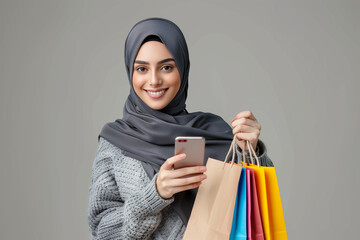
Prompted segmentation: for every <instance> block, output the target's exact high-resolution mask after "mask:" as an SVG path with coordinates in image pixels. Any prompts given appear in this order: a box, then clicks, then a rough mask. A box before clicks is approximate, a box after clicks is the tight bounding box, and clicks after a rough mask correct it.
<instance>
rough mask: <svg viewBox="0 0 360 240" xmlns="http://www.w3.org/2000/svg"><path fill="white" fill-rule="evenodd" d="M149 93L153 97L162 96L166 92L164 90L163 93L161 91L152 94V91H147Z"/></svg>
mask: <svg viewBox="0 0 360 240" xmlns="http://www.w3.org/2000/svg"><path fill="white" fill-rule="evenodd" d="M147 92H148V93H150V94H151V95H155V96H156V95H161V94H163V93H164V92H165V89H164V90H162V91H159V92H150V91H147Z"/></svg>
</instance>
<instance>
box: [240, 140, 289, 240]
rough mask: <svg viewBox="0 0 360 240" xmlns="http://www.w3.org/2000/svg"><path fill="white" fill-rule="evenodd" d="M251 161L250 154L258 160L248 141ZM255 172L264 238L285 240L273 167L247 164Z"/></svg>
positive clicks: (282, 215)
mask: <svg viewBox="0 0 360 240" xmlns="http://www.w3.org/2000/svg"><path fill="white" fill-rule="evenodd" d="M248 148H249V153H250V158H251V161H253V158H252V156H254V157H255V159H256V160H257V162H259V160H258V158H257V156H256V153H255V151H254V149H253V147H252V146H251V144H249V143H248ZM247 167H249V168H252V169H253V170H254V173H255V182H256V188H257V194H258V197H259V199H258V200H259V206H260V212H261V219H262V225H263V230H264V234H265V239H266V240H287V239H288V238H287V232H286V226H285V219H284V213H283V208H282V204H281V197H280V191H279V185H278V182H277V178H276V172H275V168H274V167H263V166H259V165H255V164H253V163H252V164H248V165H247Z"/></svg>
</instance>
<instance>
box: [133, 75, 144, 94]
mask: <svg viewBox="0 0 360 240" xmlns="http://www.w3.org/2000/svg"><path fill="white" fill-rule="evenodd" d="M144 83H145V80H144V78H143V77H141V76H138V75H137V74H134V75H133V81H132V84H133V88H134V89H135V90H138V89H140V88H141V87H142V86H143V85H144Z"/></svg>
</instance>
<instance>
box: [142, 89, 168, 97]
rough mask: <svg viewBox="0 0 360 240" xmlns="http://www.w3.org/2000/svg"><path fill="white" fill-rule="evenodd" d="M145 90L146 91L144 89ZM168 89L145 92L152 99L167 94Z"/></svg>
mask: <svg viewBox="0 0 360 240" xmlns="http://www.w3.org/2000/svg"><path fill="white" fill-rule="evenodd" d="M144 90H145V89H144ZM167 90H168V88H163V89H159V90H145V91H146V92H147V94H148V95H149V96H150V97H152V98H159V97H161V96H163V95H164V94H165V92H166V91H167Z"/></svg>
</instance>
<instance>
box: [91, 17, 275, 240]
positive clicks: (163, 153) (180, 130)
mask: <svg viewBox="0 0 360 240" xmlns="http://www.w3.org/2000/svg"><path fill="white" fill-rule="evenodd" d="M125 65H126V71H127V74H128V80H129V83H130V94H129V96H128V98H127V100H126V102H125V106H124V110H123V118H122V119H117V120H116V121H115V122H109V123H107V124H105V125H104V127H103V129H102V130H101V133H100V134H99V136H98V144H99V145H98V151H97V154H96V157H95V160H94V164H93V169H92V173H93V176H92V182H91V186H90V197H89V207H88V222H89V226H90V230H91V234H92V236H93V239H182V237H183V235H184V232H185V228H186V225H187V222H188V220H189V217H190V214H191V210H192V206H193V204H194V200H195V196H196V192H197V191H196V188H197V187H198V186H199V185H200V184H201V182H202V181H203V180H204V179H206V174H204V173H205V172H206V167H205V166H191V167H183V168H178V169H175V170H173V165H174V164H175V163H176V162H178V161H181V160H183V159H185V158H186V156H185V155H182V154H176V155H174V152H175V149H174V143H175V138H176V137H178V136H202V137H203V138H205V139H206V144H205V158H204V159H208V157H212V158H215V159H223V158H224V156H225V155H226V152H227V151H228V149H229V146H230V144H231V142H232V140H233V137H234V134H237V135H239V134H244V135H241V137H240V136H239V137H238V141H240V142H239V145H238V146H240V145H241V144H240V143H241V141H242V142H245V140H251V142H252V144H254V149H255V148H256V145H257V148H256V149H257V154H258V156H259V157H258V158H259V160H260V162H261V164H262V165H266V166H271V165H272V162H271V160H270V159H269V158H268V157H267V155H266V148H265V145H264V144H263V143H262V142H261V141H260V140H258V138H257V137H258V134H259V133H260V130H259V128H260V125H259V124H258V123H257V121H256V119H255V117H254V116H253V115H252V113H251V112H249V111H245V112H242V113H239V114H238V115H236V116H235V118H234V121H233V122H232V125H231V126H230V125H229V124H228V123H226V122H225V121H224V120H223V119H222V118H221V117H220V116H218V115H216V114H213V113H208V112H201V111H198V112H190V113H189V112H188V111H187V110H186V99H187V91H188V76H189V70H190V60H189V53H188V48H187V44H186V41H185V37H184V35H183V34H182V32H181V30H180V29H179V27H178V26H177V25H176V24H175V23H173V22H171V21H169V20H167V19H163V18H148V19H144V20H142V21H140V22H138V23H136V24H135V25H134V27H133V28H132V29H131V31H130V33H129V34H128V37H127V39H126V42H125ZM240 131H241V133H240ZM236 150H237V152H238V154H239V156H241V153H242V152H241V149H240V148H239V147H238V148H236ZM248 156H249V155H247V157H248Z"/></svg>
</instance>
